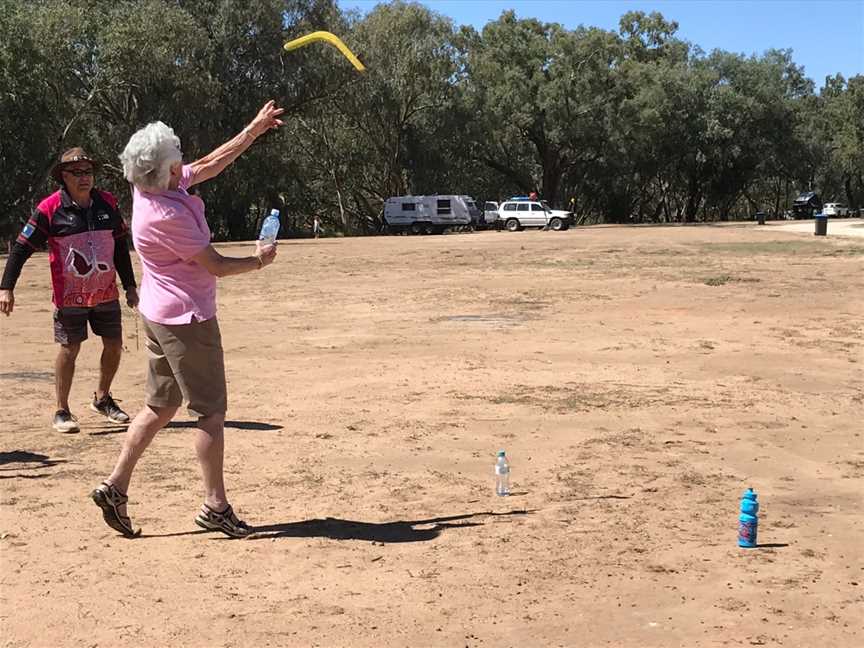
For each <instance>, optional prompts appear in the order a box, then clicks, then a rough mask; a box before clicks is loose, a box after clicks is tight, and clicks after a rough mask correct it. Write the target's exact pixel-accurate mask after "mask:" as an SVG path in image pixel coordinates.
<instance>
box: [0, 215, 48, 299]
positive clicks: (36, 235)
mask: <svg viewBox="0 0 864 648" xmlns="http://www.w3.org/2000/svg"><path fill="white" fill-rule="evenodd" d="M49 227H50V226H49V224H48V218H47V217H46V216H45V214H43V213H42V212H41V211H39V210H38V209H36V210H35V211H34V212H33V215H32V216H31V217H30V219H29V220H28V221H27V224H26V225H24V228H23V229H22V230H21V233H20V234H19V235H18V238H17V239H16V241H15V243H14V244H13V245H12V252H11V253H10V254H9V258H8V259H6V268H5V269H4V270H3V279H2V281H0V313H3V314H4V315H11V314H12V311H13V310H14V309H15V293H14V290H15V284H16V283H18V277H20V276H21V270H22V269H23V268H24V264H25V263H26V262H27V259H29V258H30V255H32V254H33V252H35V251H36V250H37V249H39V248H41V247H42V246H43V245H45V242H46V241H47V240H48V232H49V229H48V228H49Z"/></svg>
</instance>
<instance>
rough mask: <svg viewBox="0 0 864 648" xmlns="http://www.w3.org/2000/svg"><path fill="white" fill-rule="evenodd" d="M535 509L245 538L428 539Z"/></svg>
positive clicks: (312, 526) (326, 525)
mask: <svg viewBox="0 0 864 648" xmlns="http://www.w3.org/2000/svg"><path fill="white" fill-rule="evenodd" d="M533 512H534V511H533V510H524V509H523V510H515V511H506V512H501V513H496V512H492V511H485V512H480V513H465V514H463V515H450V516H445V517H435V518H426V519H423V520H397V521H395V522H359V521H357V520H342V519H340V518H330V517H328V518H323V519H315V520H300V521H298V522H281V523H278V524H264V525H260V526H256V527H255V533H253V534H252V535H251V536H249V537H248V538H246V540H265V539H273V538H330V539H332V540H364V541H366V542H382V543H384V542H387V543H400V542H426V541H428V540H433V539H435V538H437V537H438V536H439V535H441V532H442V531H444V530H446V529H466V528H469V527H475V526H483V524H484V523H483V522H482V521H478V520H475V518H483V517H499V516H513V515H529V514H531V513H533ZM201 533H207V532H206V531H181V532H180V533H165V534H157V533H154V534H142V535H141V537H142V538H169V537H176V536H185V535H198V534H201ZM215 537H216V538H218V539H220V540H230V538H228V537H227V536H224V535H222V534H221V533H216V534H215Z"/></svg>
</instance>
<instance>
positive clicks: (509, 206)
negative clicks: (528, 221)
mask: <svg viewBox="0 0 864 648" xmlns="http://www.w3.org/2000/svg"><path fill="white" fill-rule="evenodd" d="M504 211H516V203H507V204H506V205H504Z"/></svg>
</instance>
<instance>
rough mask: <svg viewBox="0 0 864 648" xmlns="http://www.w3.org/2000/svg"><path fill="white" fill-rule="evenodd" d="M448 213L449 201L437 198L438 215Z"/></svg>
mask: <svg viewBox="0 0 864 648" xmlns="http://www.w3.org/2000/svg"><path fill="white" fill-rule="evenodd" d="M449 213H450V201H449V200H439V201H438V215H439V216H441V215H442V214H449Z"/></svg>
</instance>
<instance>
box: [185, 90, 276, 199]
mask: <svg viewBox="0 0 864 648" xmlns="http://www.w3.org/2000/svg"><path fill="white" fill-rule="evenodd" d="M283 112H284V109H283V108H277V107H276V104H275V102H274V101H273V100H270V101H268V102H267V103H266V104H264V107H263V108H261V110H259V111H258V114H257V115H255V119H253V120H252V122H251V123H250V124H249V125H248V126H247V127H246V128H244V129H243V130H242V131H241V133H240V134H239V135H237V136H236V137H234V138H232V139H230V140H228V141H227V142H225V143H224V144H223V145H222V146H220V147H219V148H217V149H215V150H214V151H212V152H211V153H208V154H207V155H205V156H204V157H202V158H201V159H200V160H195V162H193V163H192V164H191V165H190V166H191V168H192V175H191V177H190V179H189V186H190V187H191V186H192V185H194V184H198V183H199V182H204V181H205V180H210V179H211V178H215V177H216V176H217V175H219V174H220V173H222V172H223V171H224V170H225V168H226V167H227V166H228V165H229V164H231V163H232V162H233V161H234V160H236V159H237V158H238V157H240V155H241V154H242V153H243V152H244V151H245V150H246V149H248V148H249V147H250V146H252V143H253V142H254V141H255V138H257V137H259V136H260V135H263V134H264V133H266V132H267V131H268V130H270V129H271V128H279V126H281V125H282V120H280V119H278V117H279V115H281V114H282V113H283Z"/></svg>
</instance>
